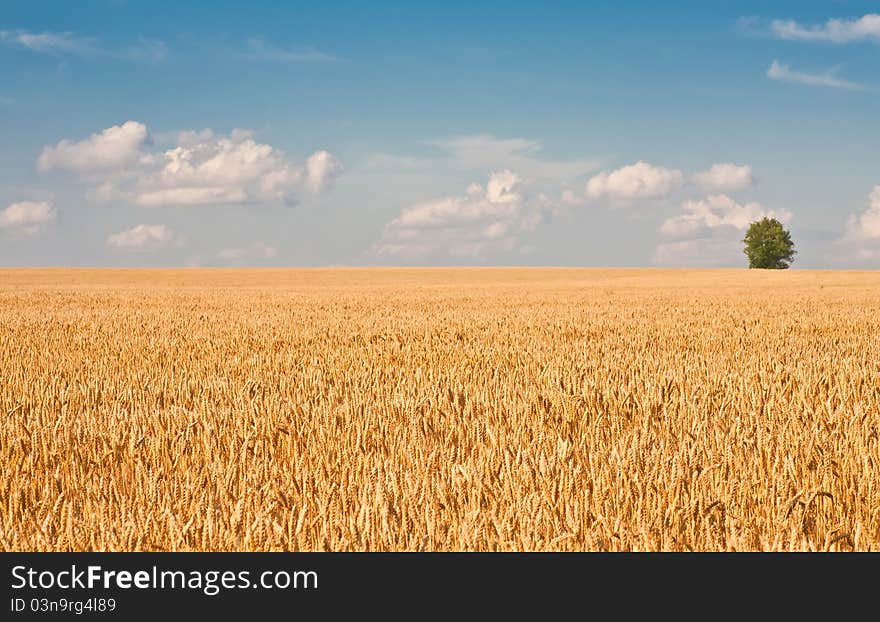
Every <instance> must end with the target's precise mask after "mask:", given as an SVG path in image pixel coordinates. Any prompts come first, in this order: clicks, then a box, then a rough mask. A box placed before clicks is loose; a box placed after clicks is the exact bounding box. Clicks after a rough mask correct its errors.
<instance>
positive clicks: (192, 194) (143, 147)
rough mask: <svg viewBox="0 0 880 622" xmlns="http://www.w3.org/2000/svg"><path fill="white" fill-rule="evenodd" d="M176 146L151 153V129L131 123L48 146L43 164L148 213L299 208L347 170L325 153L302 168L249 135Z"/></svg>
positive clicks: (102, 196) (182, 139) (208, 134)
mask: <svg viewBox="0 0 880 622" xmlns="http://www.w3.org/2000/svg"><path fill="white" fill-rule="evenodd" d="M176 143H177V144H176V145H175V146H174V147H172V148H170V149H166V150H164V151H155V150H151V146H152V141H151V140H150V139H149V134H148V131H147V127H146V126H145V125H144V124H142V123H138V122H137V121H128V122H126V123H124V124H122V125H118V126H113V127H110V128H107V129H105V130H103V131H102V132H100V133H97V134H93V135H92V136H90V137H89V138H87V139H85V140H82V141H78V142H75V141H69V140H62V141H61V142H59V143H58V144H56V145H54V146H47V147H45V148H44V149H43V152H42V153H41V154H40V157H39V159H38V161H37V164H38V168H39V169H40V170H42V171H49V170H53V169H58V170H68V171H72V172H74V173H76V174H78V175H79V176H80V177H81V178H83V179H85V180H87V181H90V182H93V183H95V184H96V186H95V187H94V188H93V190H92V192H91V194H92V196H93V197H94V198H96V199H98V200H103V201H124V202H127V203H131V204H135V205H141V206H144V207H159V206H192V205H229V204H265V203H282V202H285V203H295V202H297V201H298V200H299V198H300V196H301V195H302V194H303V193H304V192H310V193H312V194H316V193H319V192H322V191H324V190H325V189H326V188H327V187H328V186H329V185H330V184H331V183H332V181H333V180H334V179H336V178H337V177H338V176H339V175H340V174H341V173H342V170H343V167H342V164H341V162H340V161H339V160H338V159H337V158H336V157H335V156H333V155H332V154H330V153H328V152H326V151H317V152H315V153H314V154H312V156H311V157H309V158H308V160H307V161H306V162H305V163H304V164H302V165H295V164H293V163H291V162H290V161H289V160H288V158H287V157H286V155H285V154H284V152H283V151H281V150H279V149H277V148H275V147H272V146H271V145H267V144H263V143H258V142H256V141H255V140H254V139H253V136H252V134H251V133H250V132H248V131H244V130H234V131H233V132H232V133H230V134H229V135H228V136H223V135H215V134H214V133H213V132H212V131H211V130H203V131H201V132H192V131H189V132H182V133H181V134H179V135H178V137H177V141H176Z"/></svg>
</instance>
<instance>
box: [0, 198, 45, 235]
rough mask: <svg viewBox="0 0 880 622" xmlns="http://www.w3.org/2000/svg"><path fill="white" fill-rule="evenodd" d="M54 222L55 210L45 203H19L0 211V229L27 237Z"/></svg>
mask: <svg viewBox="0 0 880 622" xmlns="http://www.w3.org/2000/svg"><path fill="white" fill-rule="evenodd" d="M54 221H55V210H54V209H53V208H52V205H51V204H50V203H46V202H36V201H21V202H19V203H12V204H11V205H9V206H8V207H6V208H5V209H3V210H0V228H2V229H10V230H13V231H18V232H21V233H25V234H28V235H31V234H34V233H36V232H37V231H39V230H40V228H41V227H43V226H45V225H47V224H49V223H52V222H54Z"/></svg>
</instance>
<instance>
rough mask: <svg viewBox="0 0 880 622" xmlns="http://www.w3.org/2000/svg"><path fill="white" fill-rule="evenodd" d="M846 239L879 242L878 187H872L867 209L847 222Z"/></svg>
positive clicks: (879, 205)
mask: <svg viewBox="0 0 880 622" xmlns="http://www.w3.org/2000/svg"><path fill="white" fill-rule="evenodd" d="M846 238H847V239H849V240H854V241H865V240H880V186H874V189H873V190H872V191H871V195H870V196H869V197H868V207H867V208H866V209H865V210H864V211H863V212H862V213H860V214H858V215H855V214H854V215H852V216H850V218H849V221H848V222H847V227H846Z"/></svg>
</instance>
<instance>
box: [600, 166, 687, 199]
mask: <svg viewBox="0 0 880 622" xmlns="http://www.w3.org/2000/svg"><path fill="white" fill-rule="evenodd" d="M683 183H684V177H683V176H682V174H681V171H678V170H675V169H668V168H663V167H662V166H654V165H653V164H648V163H647V162H643V161H641V160H640V161H638V162H636V163H635V164H631V165H629V166H624V167H622V168H619V169H617V170H614V171H602V172H601V173H599V174H598V175H596V176H595V177H593V178H591V179H590V180H589V181H588V182H587V187H586V196H587V197H588V198H591V199H599V198H603V197H607V198H611V199H621V200H633V199H651V198H658V197H664V196H668V195H670V194H671V193H673V192H674V191H676V190H678V189H679V188H680V187H681V186H682V184H683Z"/></svg>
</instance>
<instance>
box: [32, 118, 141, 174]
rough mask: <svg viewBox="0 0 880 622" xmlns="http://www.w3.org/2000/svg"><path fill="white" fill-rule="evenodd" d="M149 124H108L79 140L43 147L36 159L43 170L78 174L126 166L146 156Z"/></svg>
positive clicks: (129, 122) (133, 122) (134, 122)
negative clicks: (144, 149)
mask: <svg viewBox="0 0 880 622" xmlns="http://www.w3.org/2000/svg"><path fill="white" fill-rule="evenodd" d="M147 140H148V134H147V127H146V126H145V125H144V124H142V123H138V122H137V121H126V122H125V123H123V124H122V125H114V126H113V127H108V128H107V129H106V130H103V131H102V132H100V133H97V134H92V135H91V136H90V137H89V138H87V139H85V140H81V141H78V142H72V141H69V140H62V141H61V142H59V143H58V144H57V145H55V146H47V147H44V148H43V152H42V153H41V154H40V157H39V158H38V159H37V167H38V168H39V169H40V170H41V171H48V170H52V169H66V170H70V171H74V172H77V173H92V172H96V171H101V170H106V169H112V168H123V167H125V166H127V165H130V164H132V163H134V162H136V161H137V160H138V159H139V158H141V157H143V155H144V153H143V151H142V148H143V146H144V144H145V143H146V142H147Z"/></svg>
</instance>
